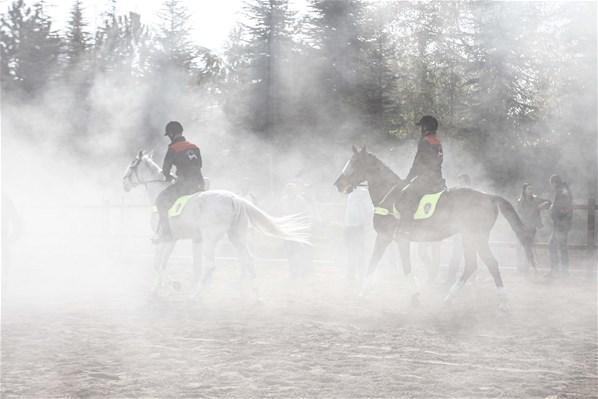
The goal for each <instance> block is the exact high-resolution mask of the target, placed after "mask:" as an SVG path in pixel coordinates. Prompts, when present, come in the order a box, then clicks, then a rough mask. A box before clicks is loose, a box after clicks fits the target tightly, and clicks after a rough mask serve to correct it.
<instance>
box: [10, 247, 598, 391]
mask: <svg viewBox="0 0 598 399" xmlns="http://www.w3.org/2000/svg"><path fill="white" fill-rule="evenodd" d="M63 250H64V251H66V250H67V249H63ZM56 251H59V249H56ZM44 256H51V254H49V255H48V254H45V255H44ZM111 262H112V263H109V264H104V265H103V266H102V265H100V264H94V263H93V262H91V263H90V262H88V261H86V262H81V261H79V263H77V264H76V266H75V263H76V262H75V261H74V260H73V259H69V258H68V257H67V258H66V259H65V260H64V263H63V264H62V266H61V268H59V269H60V270H61V271H60V272H57V271H56V270H52V268H48V267H46V265H44V263H43V257H42V256H41V255H37V257H36V255H31V256H30V258H29V259H28V261H27V262H25V263H24V264H22V265H21V266H22V268H21V271H20V272H14V273H13V274H12V287H11V290H12V291H8V292H5V293H4V294H5V298H4V301H3V314H2V380H1V382H2V388H1V392H2V397H5V398H53V397H111V398H125V397H160V398H169V397H291V398H295V397H343V398H347V397H384V398H389V397H409V398H411V397H413V398H435V397H447V398H448V397H453V398H486V397H488V398H499V397H500V398H546V397H553V398H557V397H558V398H590V397H598V396H597V392H598V389H597V388H598V373H597V369H596V361H597V353H598V350H597V324H596V315H597V313H596V284H595V280H593V279H592V278H591V277H588V276H587V275H586V274H584V273H573V274H572V276H571V277H569V279H567V280H566V281H555V282H552V283H550V282H547V281H545V280H543V279H540V278H538V279H532V280H531V281H530V280H525V279H524V278H522V277H521V276H520V275H518V274H517V273H516V272H514V271H510V272H509V271H504V278H505V284H506V285H507V291H508V294H509V298H510V308H511V310H510V313H508V314H504V313H501V312H499V311H498V310H497V306H496V295H495V290H494V288H493V286H492V284H491V283H490V281H487V276H488V274H487V272H485V271H484V272H481V273H479V281H478V283H477V285H476V286H473V287H469V288H468V289H466V290H465V291H464V292H463V294H462V295H461V296H460V297H459V300H458V301H457V303H455V304H454V305H453V306H451V307H444V306H442V304H441V299H442V295H443V294H444V292H445V290H446V289H445V288H444V287H442V286H440V285H437V286H431V287H426V288H425V290H424V292H423V294H422V300H423V303H422V306H421V307H420V308H418V309H412V308H411V306H410V303H409V298H408V297H407V296H406V294H405V291H404V290H403V289H402V288H403V280H402V277H401V275H400V274H399V273H396V272H394V271H392V270H390V269H388V268H386V269H384V268H383V269H382V270H380V273H379V275H378V281H377V284H376V285H375V287H374V290H373V292H372V293H371V295H370V296H369V297H368V298H366V299H362V298H358V297H357V296H356V295H355V294H354V290H353V289H351V287H350V284H347V283H346V282H345V280H344V279H343V275H342V273H341V272H340V270H339V269H337V268H335V267H324V266H321V267H317V268H316V273H315V276H314V277H313V278H312V279H310V280H309V281H307V282H305V283H303V284H300V285H298V286H292V285H290V284H289V282H288V279H287V277H286V269H285V267H284V266H282V265H275V264H259V265H258V271H259V273H260V274H259V278H258V283H259V285H260V290H261V296H262V299H263V303H262V304H257V303H255V301H254V300H253V297H252V296H250V295H242V294H240V292H239V290H238V277H237V275H238V271H237V269H236V266H234V265H233V264H230V262H221V266H220V269H219V270H218V272H217V274H216V275H215V280H214V285H213V287H212V289H211V290H210V291H209V292H206V293H205V295H204V297H203V300H202V301H200V302H196V303H188V302H186V301H185V300H184V296H183V295H182V294H180V293H177V292H174V291H171V290H165V292H164V295H165V298H163V299H162V300H159V301H158V300H152V299H151V298H150V297H149V296H148V295H147V289H148V281H149V277H150V274H149V272H148V271H147V268H146V263H143V262H140V261H139V260H136V261H133V260H132V259H121V261H120V263H118V264H117V263H113V261H111ZM100 263H101V262H100ZM65 265H66V266H65ZM90 265H93V267H92V266H90ZM172 270H173V272H172V274H171V276H172V277H173V278H174V279H177V280H179V281H182V282H183V291H184V289H186V281H187V280H188V273H187V272H188V269H186V265H185V264H182V263H180V262H179V264H175V265H174V266H173V269H172Z"/></svg>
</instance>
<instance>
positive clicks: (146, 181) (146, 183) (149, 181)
mask: <svg viewBox="0 0 598 399" xmlns="http://www.w3.org/2000/svg"><path fill="white" fill-rule="evenodd" d="M135 178H136V179H137V184H143V185H144V186H147V185H148V184H150V183H166V180H163V179H152V180H141V179H140V178H139V173H138V172H137V168H135Z"/></svg>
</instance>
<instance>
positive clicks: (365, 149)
mask: <svg viewBox="0 0 598 399" xmlns="http://www.w3.org/2000/svg"><path fill="white" fill-rule="evenodd" d="M366 152H368V150H367V148H366V147H365V144H364V145H363V147H361V153H362V154H365V153H366Z"/></svg>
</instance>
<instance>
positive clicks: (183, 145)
mask: <svg viewBox="0 0 598 399" xmlns="http://www.w3.org/2000/svg"><path fill="white" fill-rule="evenodd" d="M170 148H172V150H173V151H174V152H179V151H185V150H191V149H194V148H197V146H196V145H195V144H193V143H190V142H188V141H177V142H176V143H174V144H171V145H170Z"/></svg>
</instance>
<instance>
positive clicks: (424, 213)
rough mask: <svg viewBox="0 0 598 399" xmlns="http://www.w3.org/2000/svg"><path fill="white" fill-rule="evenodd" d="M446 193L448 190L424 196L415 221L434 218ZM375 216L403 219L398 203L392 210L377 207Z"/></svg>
mask: <svg viewBox="0 0 598 399" xmlns="http://www.w3.org/2000/svg"><path fill="white" fill-rule="evenodd" d="M445 192H446V189H445V190H442V191H439V192H436V193H429V194H424V195H423V196H422V197H421V198H420V200H419V203H418V204H417V208H416V210H415V213H414V214H413V220H424V219H428V218H430V217H432V215H434V213H435V211H436V205H437V204H438V201H439V200H440V197H442V195H443V194H444V193H445ZM374 214H375V215H380V216H389V215H390V216H393V217H394V218H395V219H400V218H401V213H400V212H399V210H398V209H397V205H396V203H394V204H393V205H392V209H388V208H383V207H380V206H377V207H375V208H374Z"/></svg>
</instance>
